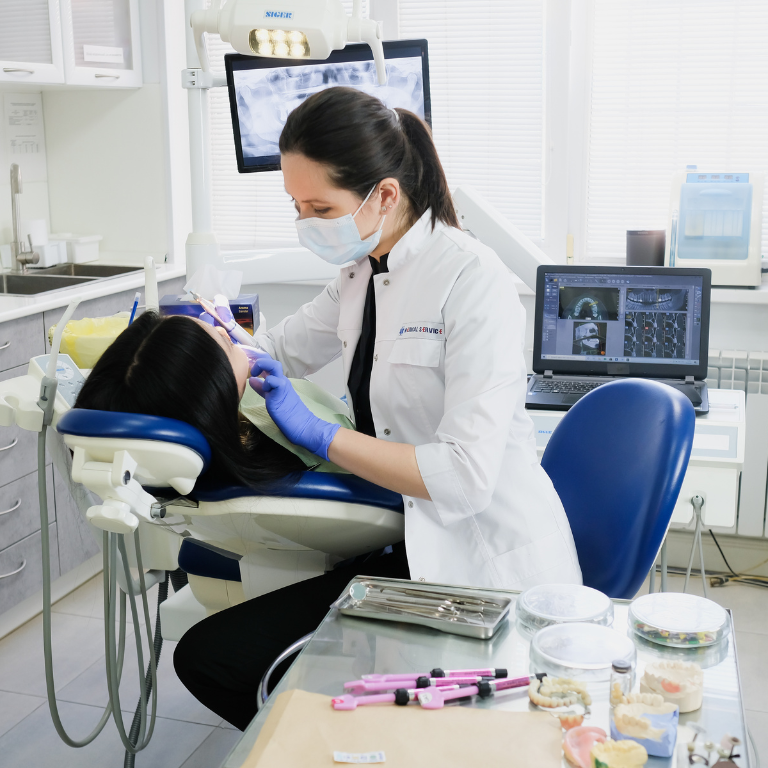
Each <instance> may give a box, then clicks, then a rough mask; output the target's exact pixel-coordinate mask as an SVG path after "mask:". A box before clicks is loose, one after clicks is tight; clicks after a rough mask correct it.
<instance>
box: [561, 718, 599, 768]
mask: <svg viewBox="0 0 768 768" xmlns="http://www.w3.org/2000/svg"><path fill="white" fill-rule="evenodd" d="M607 736H608V734H607V733H606V732H605V731H604V730H603V729H602V728H594V727H591V726H585V725H581V726H579V727H577V728H572V729H571V730H570V731H568V733H566V734H565V738H564V739H563V753H564V754H565V757H566V758H567V760H568V761H569V762H571V763H573V765H575V766H578V768H591V766H592V756H591V752H592V747H593V746H594V745H595V744H596V743H597V742H603V741H605V740H606V738H607Z"/></svg>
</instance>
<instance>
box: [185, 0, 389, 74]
mask: <svg viewBox="0 0 768 768" xmlns="http://www.w3.org/2000/svg"><path fill="white" fill-rule="evenodd" d="M190 24H191V25H192V30H193V32H194V37H195V45H196V47H197V54H198V56H199V58H200V66H201V67H202V68H203V70H204V71H206V72H207V71H209V69H210V67H209V63H208V52H207V50H206V47H205V39H204V36H203V33H204V32H209V33H214V34H215V33H218V34H219V35H220V36H221V39H222V40H224V41H225V42H227V43H229V44H230V45H231V46H232V47H233V48H234V49H235V50H236V51H237V52H238V53H242V54H245V55H246V56H268V57H272V58H276V59H309V58H310V57H311V58H312V59H314V60H318V61H320V60H323V59H327V58H328V56H330V54H331V51H338V50H341V49H342V48H344V47H345V46H346V44H347V43H367V44H368V45H370V47H371V52H372V53H373V59H374V61H375V62H376V74H377V76H378V80H379V83H380V84H381V85H386V82H387V72H386V67H385V64H384V50H383V48H382V44H381V26H380V25H379V23H378V22H376V21H373V20H372V19H364V18H363V14H362V0H354V6H353V11H352V15H351V16H347V14H346V13H345V11H344V6H343V5H342V4H341V0H228V2H226V3H225V4H224V6H223V7H221V3H220V0H212V2H211V7H210V8H209V9H208V10H207V11H195V12H194V13H193V14H192V17H191V19H190Z"/></svg>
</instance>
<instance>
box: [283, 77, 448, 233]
mask: <svg viewBox="0 0 768 768" xmlns="http://www.w3.org/2000/svg"><path fill="white" fill-rule="evenodd" d="M280 152H281V153H282V154H287V153H290V152H297V153H299V154H302V155H304V156H306V157H308V158H309V159H310V160H314V161H315V162H318V163H322V164H323V165H325V166H326V167H327V169H328V175H329V176H330V179H331V181H332V182H333V183H334V184H335V185H336V186H338V187H339V188H341V189H347V190H349V191H351V192H354V193H355V194H356V195H358V196H359V198H360V199H361V200H362V199H363V198H365V196H366V195H367V194H368V192H369V191H370V189H371V187H372V186H373V185H374V184H378V183H379V182H380V181H381V180H382V179H386V178H394V179H397V180H398V181H399V182H400V189H401V191H402V193H403V196H404V198H405V202H406V206H405V211H404V215H405V221H404V223H405V225H406V226H408V227H410V226H412V225H413V224H415V223H416V221H418V220H419V219H420V218H421V217H422V216H423V215H424V213H426V211H428V210H429V211H430V212H431V221H432V227H433V228H434V226H435V224H436V223H437V222H438V221H440V222H442V223H443V224H447V225H448V226H451V227H456V228H459V221H458V218H457V217H456V211H455V209H454V206H453V201H452V200H451V193H450V190H449V189H448V181H447V179H446V178H445V171H444V170H443V166H442V163H441V162H440V158H439V157H438V154H437V149H436V147H435V143H434V141H433V140H432V132H431V131H430V129H429V126H428V125H427V124H426V123H425V122H424V121H423V120H422V119H421V118H420V117H418V116H417V115H415V114H414V113H413V112H409V111H408V110H407V109H400V108H398V109H389V108H387V107H386V106H385V105H384V104H383V103H382V102H381V101H380V100H379V99H377V98H376V97H375V96H371V95H370V94H367V93H364V92H363V91H358V90H355V89H354V88H343V87H335V88H328V89H326V90H324V91H320V92H319V93H316V94H314V95H313V96H310V97H309V98H308V99H307V100H306V101H305V102H303V103H302V104H301V105H300V106H298V107H297V108H296V109H295V110H294V111H293V112H291V114H290V115H288V119H287V121H286V123H285V127H284V128H283V132H282V134H281V135H280Z"/></svg>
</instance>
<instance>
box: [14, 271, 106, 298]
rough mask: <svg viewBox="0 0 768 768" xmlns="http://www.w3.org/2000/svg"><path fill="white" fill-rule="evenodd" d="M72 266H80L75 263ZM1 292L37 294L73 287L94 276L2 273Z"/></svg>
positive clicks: (16, 294)
mask: <svg viewBox="0 0 768 768" xmlns="http://www.w3.org/2000/svg"><path fill="white" fill-rule="evenodd" d="M72 266H78V265H75V264H73V265H72ZM0 279H1V280H2V282H1V283H0V294H6V295H15V296H36V295H38V294H40V293H48V292H49V291H58V290H60V289H61V288H72V287H73V286H75V285H79V284H80V283H90V282H93V280H95V279H96V278H94V277H69V276H66V275H32V274H26V275H14V274H8V273H5V274H2V275H0Z"/></svg>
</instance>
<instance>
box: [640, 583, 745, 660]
mask: <svg viewBox="0 0 768 768" xmlns="http://www.w3.org/2000/svg"><path fill="white" fill-rule="evenodd" d="M629 626H630V627H631V629H632V630H633V631H634V632H635V633H636V634H637V635H639V636H640V637H642V638H644V639H645V640H649V641H650V642H652V643H657V644H659V645H669V646H672V647H673V648H698V647H701V646H707V645H714V644H715V643H719V642H720V641H721V640H722V639H723V638H724V637H727V636H728V633H729V632H730V625H729V623H728V613H727V612H726V610H725V609H724V608H722V607H721V606H719V605H718V604H717V603H713V602H712V601H711V600H707V599H706V598H704V597H698V596H697V595H688V594H684V593H681V592H656V593H653V594H650V595H643V596H642V597H638V598H637V599H636V600H634V601H633V602H632V604H631V605H630V606H629Z"/></svg>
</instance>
